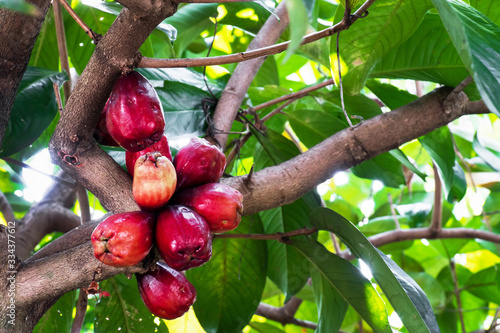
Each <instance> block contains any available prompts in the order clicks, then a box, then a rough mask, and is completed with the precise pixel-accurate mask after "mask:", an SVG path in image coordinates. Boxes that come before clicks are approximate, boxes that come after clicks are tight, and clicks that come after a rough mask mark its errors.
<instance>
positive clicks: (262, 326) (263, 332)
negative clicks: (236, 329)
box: [248, 321, 285, 333]
mask: <svg viewBox="0 0 500 333" xmlns="http://www.w3.org/2000/svg"><path fill="white" fill-rule="evenodd" d="M248 326H250V327H251V328H252V329H253V330H252V331H250V332H259V333H285V331H283V330H281V329H279V328H278V327H276V326H273V325H271V324H269V323H260V322H258V321H252V322H251V323H250V324H248Z"/></svg>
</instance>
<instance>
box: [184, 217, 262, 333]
mask: <svg viewBox="0 0 500 333" xmlns="http://www.w3.org/2000/svg"><path fill="white" fill-rule="evenodd" d="M262 231H263V229H262V223H261V221H260V219H259V217H258V215H252V216H245V217H243V219H242V221H241V223H240V226H239V227H238V228H237V229H236V230H235V231H232V232H231V233H234V234H244V233H249V232H251V233H262ZM212 253H213V254H212V258H211V259H210V261H208V262H207V263H206V264H205V265H203V266H201V267H197V268H194V269H190V270H189V271H187V272H186V276H187V277H188V279H189V281H191V283H192V284H193V285H194V287H195V288H196V291H197V300H196V302H195V303H194V309H195V312H196V317H197V318H198V320H199V322H200V324H201V325H202V326H203V328H204V329H205V330H206V331H207V332H213V333H215V332H236V331H241V330H242V329H243V328H244V327H245V326H246V325H247V324H248V323H249V322H250V320H251V318H252V315H253V314H254V313H255V311H256V310H257V306H258V305H259V302H260V299H261V296H262V291H263V290H264V285H265V282H266V269H267V260H266V256H267V250H266V244H265V243H264V242H262V241H260V240H250V239H248V240H244V239H234V238H214V240H213V246H212Z"/></svg>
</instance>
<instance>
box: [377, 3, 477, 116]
mask: <svg viewBox="0 0 500 333" xmlns="http://www.w3.org/2000/svg"><path fill="white" fill-rule="evenodd" d="M468 75H469V74H468V73H467V70H466V68H465V66H464V64H463V62H462V60H461V59H460V56H459V55H458V52H457V51H456V50H455V47H454V45H453V43H452V42H451V41H450V38H449V36H448V33H447V32H446V29H445V28H444V26H443V23H442V22H441V19H440V18H439V15H437V14H434V13H431V12H429V13H427V14H426V15H425V17H424V19H423V21H422V23H421V24H420V26H419V27H418V29H417V30H416V31H415V32H414V33H413V34H412V35H411V36H410V38H408V39H407V40H406V41H405V42H404V43H403V44H401V45H399V46H398V47H396V48H394V49H392V50H391V51H390V52H389V53H387V54H386V55H385V56H384V57H382V59H381V60H380V61H379V62H378V63H377V64H376V65H375V67H374V68H373V70H372V72H371V73H370V76H371V77H380V78H390V79H410V80H420V81H431V82H437V83H441V84H444V85H446V86H450V87H455V86H457V85H458V84H459V83H460V82H462V81H463V80H464V79H465V78H466V77H467V76H468ZM370 89H372V88H370ZM465 92H466V93H467V95H468V96H469V97H472V98H475V99H477V98H478V96H479V94H478V92H477V89H476V87H475V85H474V84H471V85H469V86H468V87H467V88H466V89H465ZM374 93H375V94H377V93H376V92H374ZM377 96H378V94H377ZM396 96H401V93H398V95H395V96H393V97H396ZM388 97H390V95H389V96H388ZM379 98H381V97H380V96H379ZM408 99H409V101H411V98H408ZM397 100H398V99H395V98H387V99H383V100H382V101H383V102H384V103H386V104H387V106H388V107H389V108H391V109H394V108H395V107H394V102H395V101H397ZM401 101H404V99H403V100H401ZM388 103H389V104H388ZM399 106H402V105H398V106H397V107H399Z"/></svg>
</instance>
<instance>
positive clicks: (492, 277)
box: [464, 264, 500, 304]
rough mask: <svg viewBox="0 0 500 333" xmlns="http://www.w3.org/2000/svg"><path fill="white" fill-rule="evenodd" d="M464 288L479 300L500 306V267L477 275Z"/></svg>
mask: <svg viewBox="0 0 500 333" xmlns="http://www.w3.org/2000/svg"><path fill="white" fill-rule="evenodd" d="M464 287H465V288H466V289H467V291H468V292H470V293H471V294H473V295H475V296H477V297H479V298H482V299H484V300H487V301H488V302H492V303H496V304H500V265H498V264H497V265H495V266H491V267H489V268H486V269H483V270H482V271H479V272H477V273H475V274H474V275H472V276H471V277H470V278H469V279H468V280H467V282H466V283H465V285H464Z"/></svg>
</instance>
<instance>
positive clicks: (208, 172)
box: [174, 138, 226, 190]
mask: <svg viewBox="0 0 500 333" xmlns="http://www.w3.org/2000/svg"><path fill="white" fill-rule="evenodd" d="M174 166H175V170H177V190H180V189H183V188H187V187H193V186H197V185H201V184H206V183H215V182H217V181H219V179H220V177H222V173H223V172H224V168H225V167H226V156H224V154H223V153H222V152H221V151H220V149H219V148H217V147H216V146H214V145H212V144H210V143H209V142H208V141H207V140H205V139H201V138H193V139H191V141H190V142H189V144H188V145H187V146H185V147H184V148H182V149H181V150H179V152H178V153H177V155H175V158H174Z"/></svg>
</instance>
